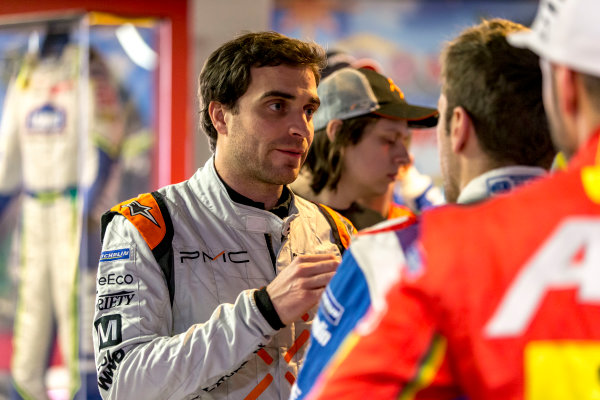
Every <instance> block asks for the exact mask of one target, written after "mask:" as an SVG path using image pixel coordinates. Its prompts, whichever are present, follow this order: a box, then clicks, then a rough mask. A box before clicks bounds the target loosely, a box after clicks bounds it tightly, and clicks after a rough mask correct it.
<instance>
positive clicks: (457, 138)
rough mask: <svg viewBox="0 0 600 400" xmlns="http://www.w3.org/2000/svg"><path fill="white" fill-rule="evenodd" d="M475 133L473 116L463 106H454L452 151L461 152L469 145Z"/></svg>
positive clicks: (451, 129) (451, 137)
mask: <svg viewBox="0 0 600 400" xmlns="http://www.w3.org/2000/svg"><path fill="white" fill-rule="evenodd" d="M472 133H473V121H472V120H471V116H470V115H469V113H468V112H467V110H465V109H464V108H463V107H460V106H458V107H454V110H452V120H451V121H450V142H451V143H452V151H453V152H454V153H456V154H459V153H461V152H462V151H463V150H464V149H465V147H466V146H467V144H468V142H469V140H470V139H471V137H472V136H473V135H472Z"/></svg>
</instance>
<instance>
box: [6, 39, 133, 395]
mask: <svg viewBox="0 0 600 400" xmlns="http://www.w3.org/2000/svg"><path fill="white" fill-rule="evenodd" d="M79 65H80V62H79V52H78V49H77V48H76V47H74V46H67V47H66V48H65V49H64V50H63V52H62V55H61V56H60V57H59V58H49V59H43V60H39V59H30V60H27V61H26V62H25V63H24V64H23V66H22V67H21V70H20V73H19V75H18V76H17V78H16V79H15V80H13V81H12V82H11V84H10V86H9V89H8V92H7V95H6V98H5V102H4V104H5V106H4V111H3V114H2V123H1V125H0V129H1V130H0V194H3V195H14V194H15V193H18V192H19V191H20V190H22V193H23V204H22V219H23V222H22V231H21V233H22V237H21V243H22V256H21V258H20V259H21V263H20V265H19V281H20V284H19V285H20V287H19V300H18V306H17V307H18V308H17V315H16V317H15V328H14V332H13V356H12V360H11V373H12V378H13V382H14V385H15V388H16V390H17V392H18V393H19V395H20V396H23V397H25V398H35V399H47V398H48V397H47V394H46V388H45V383H44V381H45V372H46V368H47V366H48V359H49V356H50V353H51V350H52V344H53V342H52V340H53V337H54V336H53V331H54V326H55V324H56V331H57V337H58V343H59V348H60V350H61V353H62V359H63V362H64V363H65V364H66V367H67V368H68V369H69V373H70V391H71V396H72V395H73V394H74V392H75V390H76V389H77V386H78V382H79V378H78V372H77V362H76V358H77V346H78V339H77V336H78V335H77V304H76V301H75V300H76V296H77V292H76V278H77V265H78V257H79V245H80V231H81V207H80V204H81V203H82V201H81V191H80V190H79V189H80V188H81V184H82V183H84V181H85V183H87V184H91V183H92V181H93V179H94V176H95V175H96V173H97V170H98V160H99V155H98V152H97V145H99V143H101V144H102V145H107V146H111V145H115V143H118V141H119V140H120V136H119V135H120V134H119V132H120V131H119V130H120V129H122V127H119V119H118V118H117V113H118V112H119V111H120V110H119V107H118V105H117V98H116V97H114V96H113V97H111V94H114V95H116V91H114V90H113V88H109V87H107V80H106V76H102V73H99V71H98V69H95V70H94V71H93V72H92V73H91V75H90V78H91V81H90V82H91V84H90V85H89V88H87V87H86V88H85V89H86V90H82V89H83V88H82V87H81V85H80V70H79ZM88 89H89V90H88ZM84 93H85V94H86V95H87V96H89V99H88V100H82V94H84ZM85 101H87V103H88V104H89V108H88V109H87V111H88V112H89V114H86V116H88V117H89V123H87V124H82V120H81V116H82V110H84V109H83V108H82V107H81V104H82V103H85ZM86 125H87V126H89V129H90V133H89V134H90V136H89V139H86V142H84V143H87V144H88V146H85V147H84V145H82V142H81V140H82V138H84V137H85V135H86V134H87V133H83V132H82V131H81V128H82V127H84V126H86ZM82 153H83V154H82ZM82 159H83V160H85V163H84V162H83V161H82ZM82 170H83V172H82ZM84 175H85V176H84Z"/></svg>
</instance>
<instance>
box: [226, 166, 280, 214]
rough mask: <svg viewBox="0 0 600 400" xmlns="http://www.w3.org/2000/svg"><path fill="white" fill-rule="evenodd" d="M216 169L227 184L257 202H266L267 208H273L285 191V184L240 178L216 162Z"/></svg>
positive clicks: (265, 206)
mask: <svg viewBox="0 0 600 400" xmlns="http://www.w3.org/2000/svg"><path fill="white" fill-rule="evenodd" d="M215 169H216V171H217V174H218V175H219V177H220V178H221V180H223V182H225V183H226V184H227V186H229V187H230V188H231V189H233V190H234V191H236V192H237V193H239V194H240V195H242V196H244V197H247V198H248V199H250V200H252V201H254V202H256V203H262V204H264V208H265V210H270V209H271V208H273V207H274V206H275V205H276V204H277V202H278V201H279V198H280V197H281V193H282V192H283V185H274V184H267V183H264V182H255V181H250V180H248V179H246V178H240V177H237V176H236V175H234V174H232V173H231V172H230V171H228V170H227V169H224V168H223V169H219V168H218V167H217V165H216V164H215Z"/></svg>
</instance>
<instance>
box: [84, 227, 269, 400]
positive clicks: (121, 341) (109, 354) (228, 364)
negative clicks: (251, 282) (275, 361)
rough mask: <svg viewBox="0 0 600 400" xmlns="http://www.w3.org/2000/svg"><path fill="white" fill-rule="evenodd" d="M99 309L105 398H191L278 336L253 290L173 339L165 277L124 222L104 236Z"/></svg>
mask: <svg viewBox="0 0 600 400" xmlns="http://www.w3.org/2000/svg"><path fill="white" fill-rule="evenodd" d="M181 290H184V289H183V288H182V289H181ZM96 302H97V304H96V312H95V317H94V330H93V339H94V349H95V357H96V367H97V372H98V386H99V388H100V393H101V395H102V396H103V398H105V399H133V398H137V399H183V398H192V397H194V396H193V395H194V394H199V393H202V390H203V389H204V390H208V388H209V387H210V386H211V385H214V384H215V383H216V382H217V381H218V380H219V379H222V378H223V377H224V376H226V375H228V374H231V373H233V372H234V371H235V370H236V369H238V368H240V366H241V365H242V364H243V363H244V362H245V361H246V360H247V359H248V358H249V357H250V356H251V355H252V353H253V352H254V351H255V350H257V349H258V348H259V346H261V345H264V344H266V343H267V342H268V341H269V340H270V339H271V335H273V334H274V333H275V330H274V329H273V328H271V327H270V326H269V324H268V322H267V321H266V320H265V319H264V318H263V317H262V315H261V314H260V311H259V310H258V308H257V307H256V304H255V303H254V300H253V290H247V291H243V292H242V293H240V295H239V296H238V298H237V299H236V301H235V303H234V304H221V305H220V306H219V307H217V309H215V311H214V313H213V314H212V315H211V317H210V318H209V319H208V320H207V321H198V322H197V323H196V324H193V325H191V326H190V327H189V328H188V329H187V331H185V332H183V333H180V334H177V335H172V331H173V317H172V311H171V304H170V299H169V293H168V289H167V285H166V281H165V278H164V275H163V272H162V271H161V269H160V266H159V265H158V263H157V262H156V260H155V258H154V256H153V254H152V252H151V250H150V248H149V247H148V245H147V244H146V242H145V241H144V239H143V238H142V236H141V235H140V233H139V231H138V230H137V229H136V228H135V227H134V226H133V225H132V224H131V222H129V221H128V220H126V219H125V218H123V217H122V216H116V217H115V218H114V219H113V220H112V221H111V222H110V223H109V225H108V226H107V229H106V233H105V237H104V243H103V252H102V256H101V259H100V265H99V269H98V279H97V296H96Z"/></svg>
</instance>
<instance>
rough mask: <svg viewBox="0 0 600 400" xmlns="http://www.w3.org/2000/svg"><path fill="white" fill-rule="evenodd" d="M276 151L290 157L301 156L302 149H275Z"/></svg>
mask: <svg viewBox="0 0 600 400" xmlns="http://www.w3.org/2000/svg"><path fill="white" fill-rule="evenodd" d="M277 151H279V152H281V153H284V154H287V155H289V156H292V157H302V154H304V151H303V150H298V149H277Z"/></svg>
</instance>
